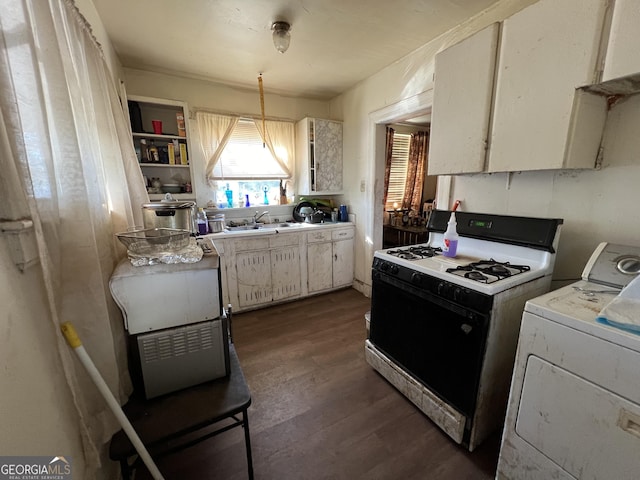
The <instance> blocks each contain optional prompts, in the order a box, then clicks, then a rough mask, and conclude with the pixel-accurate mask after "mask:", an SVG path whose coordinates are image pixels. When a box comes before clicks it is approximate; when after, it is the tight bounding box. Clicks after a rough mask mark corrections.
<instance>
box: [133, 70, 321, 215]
mask: <svg viewBox="0 0 640 480" xmlns="http://www.w3.org/2000/svg"><path fill="white" fill-rule="evenodd" d="M124 71H125V83H126V88H127V95H139V96H145V97H155V98H161V99H169V100H179V101H182V102H187V105H188V107H189V110H190V111H191V112H192V113H193V111H194V110H195V109H205V110H211V111H214V112H217V113H234V114H240V115H247V116H252V117H259V116H260V115H261V111H260V94H259V91H258V77H257V76H256V88H255V90H249V89H245V88H236V87H232V86H228V85H223V84H219V83H212V82H207V81H204V80H197V79H191V78H186V77H178V76H174V75H165V74H161V73H152V72H147V71H143V70H136V69H130V68H125V69H124ZM263 82H264V89H265V94H264V106H265V115H266V116H267V117H271V118H277V119H282V120H292V121H297V120H301V119H302V118H304V117H318V118H330V117H329V116H328V115H329V103H328V102H326V101H321V100H311V99H305V98H301V97H286V96H283V95H274V94H270V93H269V79H268V77H267V78H264V79H263ZM193 117H194V115H193V114H191V115H190V119H189V142H190V153H191V160H190V163H191V165H192V168H193V171H194V172H197V174H195V175H194V187H195V191H196V202H197V204H198V205H199V206H206V204H207V202H208V201H209V200H212V199H213V198H214V196H213V192H212V191H211V190H210V189H209V187H208V186H207V185H206V183H205V179H204V171H205V166H206V165H205V160H204V156H203V154H202V150H201V148H200V144H199V139H198V129H197V125H196V123H195V120H194V119H193Z"/></svg>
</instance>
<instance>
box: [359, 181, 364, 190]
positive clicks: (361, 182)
mask: <svg viewBox="0 0 640 480" xmlns="http://www.w3.org/2000/svg"><path fill="white" fill-rule="evenodd" d="M364 187H365V183H364V180H360V191H361V192H364Z"/></svg>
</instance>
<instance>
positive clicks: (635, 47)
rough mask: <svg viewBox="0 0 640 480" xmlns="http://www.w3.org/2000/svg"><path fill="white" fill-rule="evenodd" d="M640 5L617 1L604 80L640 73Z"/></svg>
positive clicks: (623, 0)
mask: <svg viewBox="0 0 640 480" xmlns="http://www.w3.org/2000/svg"><path fill="white" fill-rule="evenodd" d="M638 25H640V3H639V2H638V0H616V1H615V6H614V10H613V19H612V21H611V33H610V35H609V45H608V46H607V56H606V60H605V64H604V72H603V74H602V80H603V81H605V82H606V81H608V80H613V79H616V78H620V77H626V76H627V75H632V74H637V73H640V47H639V46H640V28H638Z"/></svg>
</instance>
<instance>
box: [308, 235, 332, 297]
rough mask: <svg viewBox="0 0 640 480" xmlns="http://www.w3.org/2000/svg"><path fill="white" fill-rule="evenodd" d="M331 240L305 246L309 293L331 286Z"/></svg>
mask: <svg viewBox="0 0 640 480" xmlns="http://www.w3.org/2000/svg"><path fill="white" fill-rule="evenodd" d="M331 256H332V247H331V242H323V243H310V244H309V245H308V246H307V268H308V274H307V278H308V282H309V293H313V292H319V291H322V290H328V289H330V288H331V287H332V286H333V276H332V269H333V265H332V264H333V262H332V258H331Z"/></svg>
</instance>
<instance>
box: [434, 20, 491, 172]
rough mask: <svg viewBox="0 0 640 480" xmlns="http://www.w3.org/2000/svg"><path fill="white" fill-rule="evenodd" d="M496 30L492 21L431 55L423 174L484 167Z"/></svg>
mask: <svg viewBox="0 0 640 480" xmlns="http://www.w3.org/2000/svg"><path fill="white" fill-rule="evenodd" d="M499 32H500V24H498V23H494V24H492V25H490V26H489V27H487V28H485V29H484V30H481V31H479V32H478V33H476V34H474V35H472V36H470V37H468V38H467V39H465V40H463V41H462V42H460V43H458V44H456V45H454V46H452V47H449V48H447V49H446V50H444V51H442V52H440V53H438V55H436V60H435V75H436V76H435V89H434V93H433V108H432V112H431V134H430V141H429V162H428V163H429V165H428V169H429V175H443V174H456V173H472V172H482V171H483V170H484V167H485V158H486V152H487V141H488V136H489V118H490V114H491V105H492V99H493V78H494V73H495V63H496V55H497V49H498V34H499Z"/></svg>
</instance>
